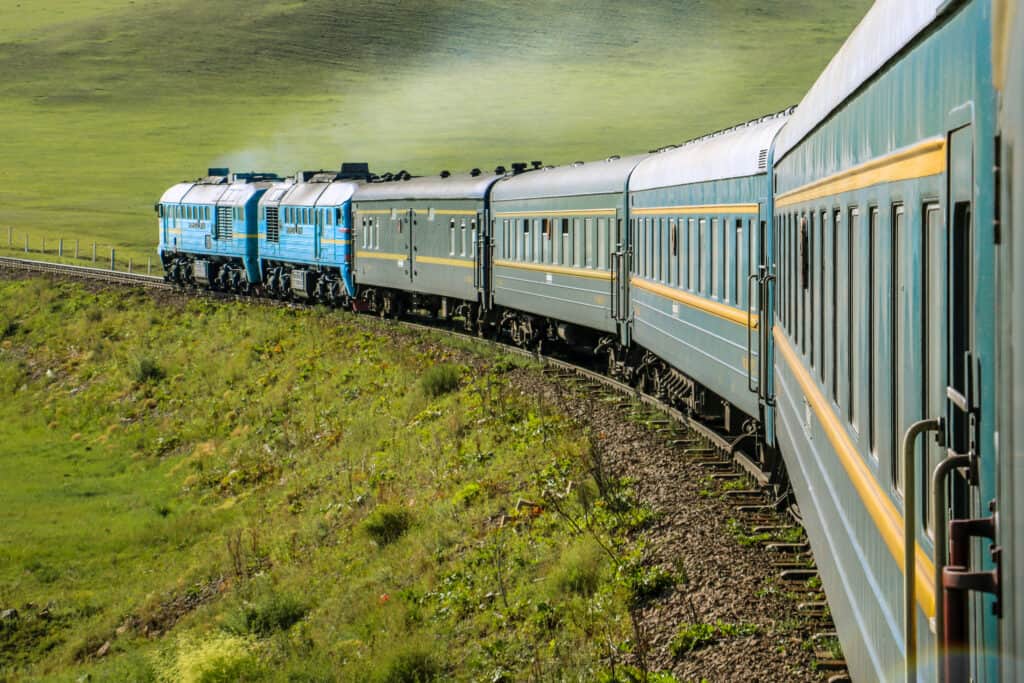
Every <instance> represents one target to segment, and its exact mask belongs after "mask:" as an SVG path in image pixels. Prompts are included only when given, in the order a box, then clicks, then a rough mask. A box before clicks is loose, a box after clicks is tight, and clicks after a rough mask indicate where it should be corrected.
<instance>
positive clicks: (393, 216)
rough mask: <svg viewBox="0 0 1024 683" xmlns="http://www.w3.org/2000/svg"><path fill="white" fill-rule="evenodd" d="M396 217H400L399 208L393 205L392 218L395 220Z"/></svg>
mask: <svg viewBox="0 0 1024 683" xmlns="http://www.w3.org/2000/svg"><path fill="white" fill-rule="evenodd" d="M396 218H398V208H397V207H392V208H391V220H395V219H396Z"/></svg>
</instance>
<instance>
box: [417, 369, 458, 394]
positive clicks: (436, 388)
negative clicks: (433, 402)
mask: <svg viewBox="0 0 1024 683" xmlns="http://www.w3.org/2000/svg"><path fill="white" fill-rule="evenodd" d="M460 374H461V373H460V372H459V368H458V367H456V366H454V365H451V364H449V363H444V364H442V365H435V366H433V367H432V368H430V369H429V370H427V371H426V372H424V373H423V376H422V377H421V378H420V386H422V387H423V393H425V394H426V395H427V396H429V397H430V398H436V397H438V396H441V395H442V394H447V393H449V392H451V391H455V390H456V389H458V388H459V375H460Z"/></svg>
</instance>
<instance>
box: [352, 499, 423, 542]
mask: <svg viewBox="0 0 1024 683" xmlns="http://www.w3.org/2000/svg"><path fill="white" fill-rule="evenodd" d="M411 524H412V515H411V514H409V511H408V510H406V509H405V508H401V507H397V506H393V505H382V506H379V507H378V508H377V509H375V510H374V511H373V512H371V513H370V515H369V516H368V517H367V518H366V520H365V521H364V522H363V529H365V530H366V533H367V534H369V536H370V538H372V539H373V540H374V541H376V542H377V545H380V546H385V545H389V544H391V543H394V542H395V541H397V540H398V539H399V538H401V537H402V535H403V534H404V533H405V532H406V531H408V529H409V526H410V525H411Z"/></svg>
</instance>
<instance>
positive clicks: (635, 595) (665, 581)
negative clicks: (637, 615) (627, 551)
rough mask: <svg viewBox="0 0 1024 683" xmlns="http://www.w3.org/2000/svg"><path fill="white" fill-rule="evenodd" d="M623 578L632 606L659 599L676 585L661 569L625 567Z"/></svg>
mask: <svg viewBox="0 0 1024 683" xmlns="http://www.w3.org/2000/svg"><path fill="white" fill-rule="evenodd" d="M625 570H626V572H625V576H624V577H623V579H624V582H625V584H626V587H627V588H628V589H629V592H630V594H631V597H632V602H633V604H634V605H644V604H646V603H648V602H650V601H651V600H653V599H655V598H658V597H661V596H662V595H664V594H665V593H667V592H668V591H669V590H671V589H672V588H673V587H674V586H675V585H676V577H675V576H673V575H672V574H671V573H670V572H668V571H666V570H665V569H662V568H661V567H646V566H644V565H640V564H634V565H627V566H626V567H625Z"/></svg>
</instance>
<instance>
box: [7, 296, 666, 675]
mask: <svg viewBox="0 0 1024 683" xmlns="http://www.w3.org/2000/svg"><path fill="white" fill-rule="evenodd" d="M0 301H2V302H3V303H2V304H0V395H2V396H4V400H3V401H0V443H3V448H0V500H2V501H3V505H0V614H2V616H0V680H13V681H18V680H35V679H38V678H45V679H47V680H58V681H81V680H94V681H105V680H110V681H125V680H132V681H234V680H291V681H330V680H343V681H414V680H426V679H427V678H429V677H431V676H437V677H441V678H444V679H454V680H491V681H513V680H524V679H525V678H528V677H532V678H534V679H543V680H565V679H570V680H596V679H598V678H599V677H600V676H602V675H604V674H607V673H608V671H609V666H611V665H612V664H613V663H614V662H616V661H619V662H621V659H622V658H623V657H624V656H625V653H626V652H628V651H629V649H630V642H631V641H630V638H631V633H632V632H631V629H630V620H629V611H630V608H631V606H635V605H638V604H641V603H642V602H643V601H644V599H645V596H646V593H645V591H647V590H648V587H650V586H652V585H653V586H658V585H665V582H666V580H670V577H668V576H666V575H664V574H658V575H656V576H654V575H651V576H648V574H647V572H648V570H646V569H644V568H643V566H642V565H641V564H640V563H639V554H638V553H639V549H638V548H636V547H634V546H633V545H631V543H630V542H628V541H627V537H629V536H631V531H632V530H634V529H637V528H638V527H639V526H640V525H643V524H645V523H646V521H647V520H649V519H650V515H651V513H650V511H649V510H648V509H646V508H644V507H642V506H640V505H638V504H637V503H636V501H635V497H634V495H633V494H632V492H631V490H630V486H629V482H625V481H615V480H609V479H607V478H600V479H601V481H600V485H599V484H598V482H597V481H596V480H595V479H594V477H593V475H592V469H593V458H594V452H595V451H594V448H595V446H594V443H595V442H594V441H592V439H593V438H603V435H596V436H594V437H592V436H591V435H588V434H586V433H582V432H581V431H580V430H579V429H578V428H576V427H574V426H573V425H572V424H571V423H570V422H569V421H568V420H567V419H566V418H564V417H563V416H561V415H560V414H557V413H555V412H552V410H551V409H549V408H548V407H546V405H545V404H542V403H541V402H540V401H539V399H538V398H537V397H536V396H533V395H526V394H525V393H524V392H523V391H521V390H517V389H516V380H515V377H516V376H518V375H519V374H521V373H524V372H530V370H529V369H523V368H521V367H519V363H520V361H516V360H512V359H510V358H508V357H505V356H502V355H493V353H494V352H492V351H486V350H481V349H478V348H477V347H476V345H475V344H472V343H471V342H466V343H467V344H470V346H469V347H467V349H468V350H460V349H458V348H455V349H454V350H453V349H452V348H451V343H450V342H448V341H446V344H445V345H444V346H442V345H440V344H439V343H438V340H437V339H435V337H434V336H433V335H432V334H424V333H409V332H398V331H395V330H394V329H393V328H391V327H389V326H386V325H383V324H381V323H379V322H377V321H375V320H372V319H367V318H361V317H356V316H352V315H339V314H337V313H334V312H330V313H328V312H324V311H318V310H313V309H306V310H288V309H283V308H272V307H261V306H253V305H247V304H216V303H212V302H209V301H204V300H200V299H192V300H185V299H181V298H178V297H176V296H175V295H169V294H165V295H161V296H160V297H159V298H153V295H148V294H141V293H130V292H125V291H121V290H116V291H115V290H95V291H90V290H87V289H83V287H82V286H80V285H76V284H59V285H55V284H52V283H48V282H44V281H36V280H23V281H2V280H0ZM478 351H479V353H478ZM481 354H482V355H481ZM617 670H618V671H619V672H620V674H621V672H622V668H621V666H620V667H619V668H618V669H617ZM86 675H88V676H90V677H91V678H88V677H86ZM665 680H667V679H665Z"/></svg>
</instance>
